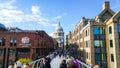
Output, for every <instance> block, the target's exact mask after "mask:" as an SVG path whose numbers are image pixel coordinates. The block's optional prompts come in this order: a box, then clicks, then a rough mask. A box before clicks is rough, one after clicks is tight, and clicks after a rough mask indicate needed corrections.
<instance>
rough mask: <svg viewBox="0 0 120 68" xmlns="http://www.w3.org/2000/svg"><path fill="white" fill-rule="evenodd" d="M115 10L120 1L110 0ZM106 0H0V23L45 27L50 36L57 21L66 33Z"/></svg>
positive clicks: (100, 7) (30, 28)
mask: <svg viewBox="0 0 120 68" xmlns="http://www.w3.org/2000/svg"><path fill="white" fill-rule="evenodd" d="M109 1H110V5H111V9H112V10H113V11H114V12H118V11H119V10H120V0H109ZM104 2H105V0H0V23H1V24H4V25H5V26H6V27H18V28H20V29H23V30H44V31H45V32H46V33H47V34H49V35H51V34H52V33H53V32H54V31H55V28H56V27H57V24H58V23H59V22H60V23H61V26H62V28H63V30H64V32H65V35H66V34H68V33H69V31H72V30H73V29H74V27H75V25H76V24H77V23H78V22H79V21H80V20H81V18H82V17H85V18H94V17H95V16H97V15H98V14H99V13H100V12H101V11H102V4H103V3H104Z"/></svg>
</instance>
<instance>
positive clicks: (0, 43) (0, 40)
mask: <svg viewBox="0 0 120 68" xmlns="http://www.w3.org/2000/svg"><path fill="white" fill-rule="evenodd" d="M5 41H6V39H5V38H4V37H0V46H5Z"/></svg>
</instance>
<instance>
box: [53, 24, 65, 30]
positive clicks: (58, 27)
mask: <svg viewBox="0 0 120 68" xmlns="http://www.w3.org/2000/svg"><path fill="white" fill-rule="evenodd" d="M55 31H56V32H63V28H62V27H61V26H60V23H59V24H58V26H57V28H56V29H55Z"/></svg>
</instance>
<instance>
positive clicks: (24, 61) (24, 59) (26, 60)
mask: <svg viewBox="0 0 120 68" xmlns="http://www.w3.org/2000/svg"><path fill="white" fill-rule="evenodd" d="M18 61H19V62H21V64H22V65H23V64H24V63H29V62H31V61H32V60H31V59H30V58H20V59H19V60H18Z"/></svg>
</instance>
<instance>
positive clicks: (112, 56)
mask: <svg viewBox="0 0 120 68" xmlns="http://www.w3.org/2000/svg"><path fill="white" fill-rule="evenodd" d="M111 61H112V62H114V55H113V54H111Z"/></svg>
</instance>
